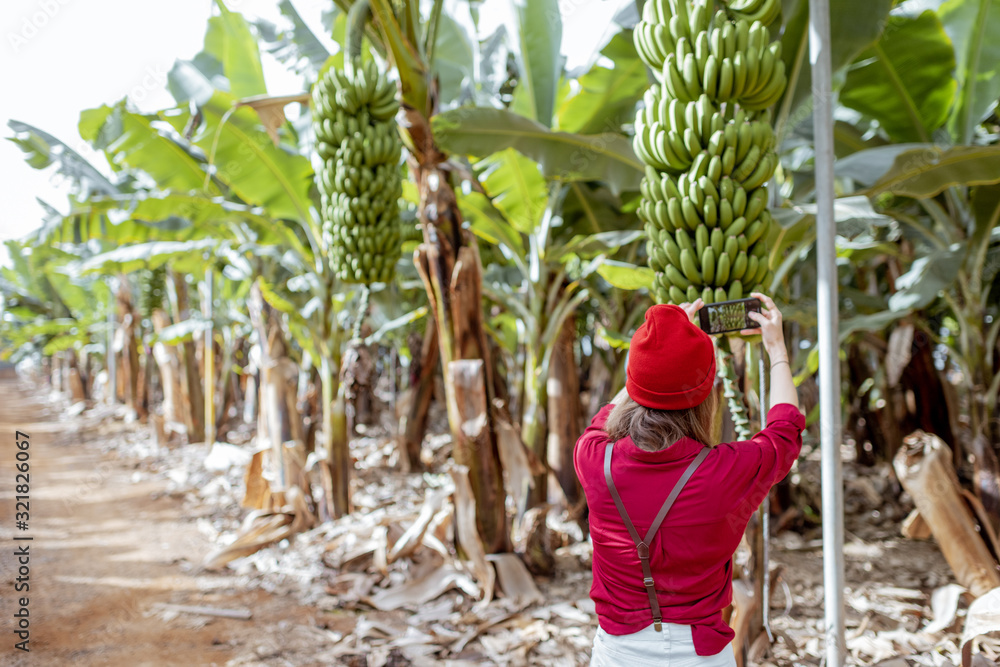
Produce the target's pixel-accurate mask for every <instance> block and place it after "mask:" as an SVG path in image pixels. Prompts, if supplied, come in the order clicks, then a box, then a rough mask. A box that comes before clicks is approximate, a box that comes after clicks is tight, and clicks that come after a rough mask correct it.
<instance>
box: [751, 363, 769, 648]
mask: <svg viewBox="0 0 1000 667" xmlns="http://www.w3.org/2000/svg"><path fill="white" fill-rule="evenodd" d="M748 347H749V345H748ZM757 380H758V382H759V388H758V389H757V391H758V395H757V402H758V403H759V404H760V430H761V431H763V430H764V428H765V427H766V426H767V410H768V402H767V377H766V376H765V374H764V346H763V344H761V350H760V355H759V356H758V357H757ZM760 529H761V532H763V533H764V553H763V554H761V558H762V559H764V573H763V579H764V583H763V587H762V591H763V595H761V597H760V604H761V610H762V612H763V616H762V618H763V621H764V632H766V633H767V641H769V642H770V643H772V644H773V643H774V634H773V633H772V632H771V492H770V491H768V493H767V495H766V496H764V500H763V502H761V504H760Z"/></svg>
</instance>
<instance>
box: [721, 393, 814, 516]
mask: <svg viewBox="0 0 1000 667" xmlns="http://www.w3.org/2000/svg"><path fill="white" fill-rule="evenodd" d="M805 424H806V420H805V417H803V416H802V413H801V412H799V411H798V409H796V408H795V407H794V406H792V405H790V404H788V403H780V404H778V405H775V406H774V407H772V408H771V409H770V410H769V411H768V413H767V426H766V427H765V428H764V430H762V431H760V432H759V433H757V434H756V435H754V436H753V437H752V438H751V439H750V440H748V441H746V442H734V443H730V444H727V445H720V446H722V447H727V448H729V449H730V450H731V454H732V461H733V464H732V468H731V470H730V475H729V476H728V477H729V479H728V480H727V482H729V483H728V484H727V485H726V486H727V487H728V488H727V489H726V491H728V492H729V494H731V495H729V498H727V500H728V502H726V503H724V505H725V506H728V507H729V508H731V509H730V510H729V511H730V512H731V513H732V514H731V516H732V518H733V520H734V521H736V522H742V521H745V520H746V519H748V518H749V517H750V514H752V513H753V512H754V511H755V510H756V509H757V508H758V507H759V506H760V503H761V502H762V501H763V500H764V496H766V495H767V492H768V491H770V490H771V487H772V486H774V485H775V484H777V483H778V482H779V481H781V480H782V479H783V478H784V477H785V475H787V474H788V471H789V470H791V468H792V465H793V464H794V463H795V459H797V458H798V456H799V452H800V451H802V429H804V428H805ZM727 495H728V494H727Z"/></svg>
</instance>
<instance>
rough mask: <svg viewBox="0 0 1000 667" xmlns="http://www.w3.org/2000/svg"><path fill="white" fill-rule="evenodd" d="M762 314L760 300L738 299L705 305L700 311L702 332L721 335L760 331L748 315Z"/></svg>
mask: <svg viewBox="0 0 1000 667" xmlns="http://www.w3.org/2000/svg"><path fill="white" fill-rule="evenodd" d="M751 312H753V313H759V312H760V299H757V298H749V299H736V300H735V301H719V302H718V303H709V304H706V305H704V306H703V307H702V308H701V310H699V311H698V317H699V319H700V321H701V330H702V331H704V332H705V333H707V334H721V333H727V332H730V331H741V330H742V329H759V328H760V325H759V324H757V323H756V322H754V321H753V320H752V319H750V318H749V317H747V313H751Z"/></svg>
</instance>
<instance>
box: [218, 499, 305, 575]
mask: <svg viewBox="0 0 1000 667" xmlns="http://www.w3.org/2000/svg"><path fill="white" fill-rule="evenodd" d="M284 495H285V498H286V500H287V502H288V504H287V505H286V506H285V507H283V508H282V511H280V512H264V511H255V512H251V513H250V514H249V515H248V516H247V518H246V519H245V520H244V521H243V525H242V526H241V527H240V531H239V534H238V536H237V538H236V540H235V541H234V542H233V543H232V544H229V545H227V546H225V547H222V548H220V549H215V550H214V551H212V552H211V553H209V554H208V555H207V556H205V560H204V561H203V562H202V565H203V566H204V567H205V568H206V569H209V570H212V569H217V568H220V567H222V566H224V565H226V564H227V563H229V562H231V561H233V560H236V559H237V558H244V557H246V556H249V555H251V554H254V553H256V552H257V551H259V550H260V549H262V548H263V547H266V546H267V545H269V544H273V543H275V542H280V541H281V540H283V539H285V538H287V537H290V536H292V535H295V534H296V533H299V532H302V531H303V530H305V529H306V528H309V527H310V526H312V525H313V523H315V517H314V516H313V515H312V512H310V511H309V507H308V506H307V505H306V501H305V498H304V497H303V495H302V491H301V490H300V489H299V488H298V487H295V486H292V487H289V488H288V489H286V490H285V492H284Z"/></svg>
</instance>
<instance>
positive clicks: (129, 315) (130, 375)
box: [116, 276, 144, 417]
mask: <svg viewBox="0 0 1000 667" xmlns="http://www.w3.org/2000/svg"><path fill="white" fill-rule="evenodd" d="M116 300H117V302H118V334H119V336H121V338H122V349H121V361H122V363H121V369H120V370H121V376H122V386H123V390H124V399H125V405H126V407H127V408H128V409H129V410H130V411H131V413H132V415H133V416H134V417H143V416H144V415H141V414H140V408H139V349H138V346H137V344H136V339H135V324H136V321H137V315H136V312H135V309H134V308H133V307H132V293H131V287H130V286H129V282H128V280H126V279H125V277H124V276H122V278H121V279H120V280H119V281H118V293H117V295H116Z"/></svg>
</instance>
